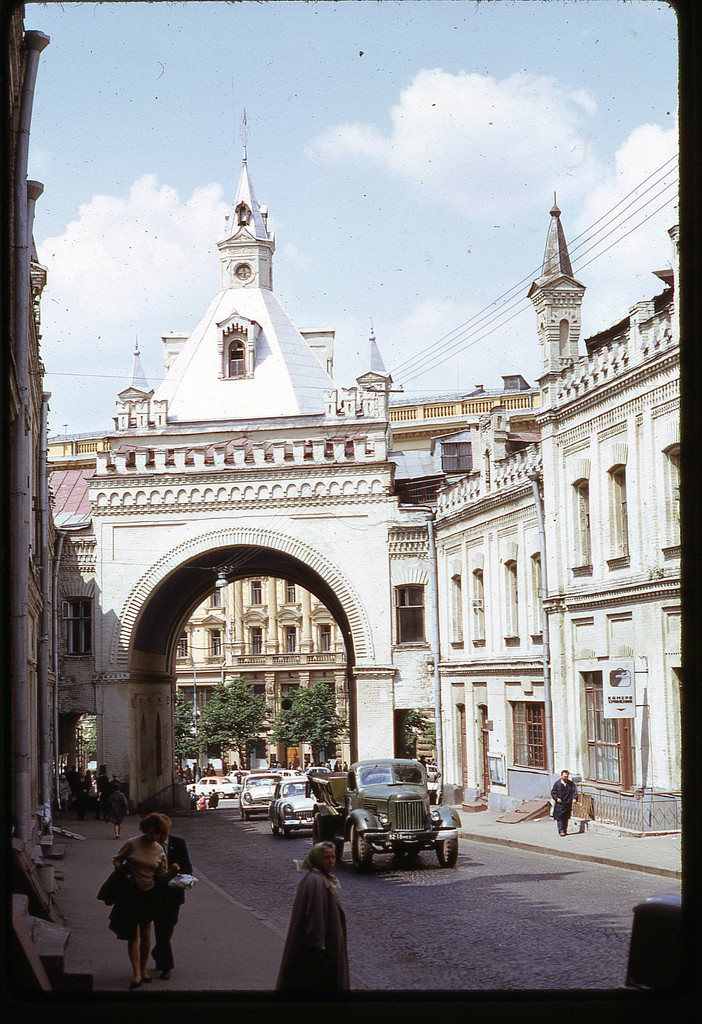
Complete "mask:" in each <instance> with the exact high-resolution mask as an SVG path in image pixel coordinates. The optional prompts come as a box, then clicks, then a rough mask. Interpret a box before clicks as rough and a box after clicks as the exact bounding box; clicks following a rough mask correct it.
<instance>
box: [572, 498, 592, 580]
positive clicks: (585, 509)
mask: <svg viewBox="0 0 702 1024" xmlns="http://www.w3.org/2000/svg"><path fill="white" fill-rule="evenodd" d="M573 494H574V499H575V550H576V558H577V562H578V565H591V564H592V548H591V543H590V485H589V483H588V482H587V480H578V482H577V483H575V484H573Z"/></svg>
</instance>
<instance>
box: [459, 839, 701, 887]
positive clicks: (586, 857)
mask: <svg viewBox="0 0 702 1024" xmlns="http://www.w3.org/2000/svg"><path fill="white" fill-rule="evenodd" d="M458 835H459V838H461V839H468V840H469V841H470V842H473V843H492V844H494V845H495V846H512V847H516V848H517V849H519V850H529V851H530V852H531V853H543V854H545V855H546V856H548V857H568V858H570V859H571V860H583V861H589V862H590V863H591V864H603V865H605V866H606V867H610V868H624V869H625V870H626V871H642V872H644V874H648V875H663V876H664V877H666V878H676V879H680V878H682V872H681V871H676V870H675V869H673V868H656V867H652V866H651V865H649V864H631V863H625V862H623V861H620V860H614V859H613V858H612V857H602V856H598V855H597V854H590V853H575V852H570V851H568V850H561V849H550V848H546V847H543V846H537V845H535V844H534V843H527V842H522V841H520V840H518V839H500V838H498V837H497V836H487V835H476V834H475V833H473V832H464V831H459V833H458Z"/></svg>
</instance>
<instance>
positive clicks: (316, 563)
mask: <svg viewBox="0 0 702 1024" xmlns="http://www.w3.org/2000/svg"><path fill="white" fill-rule="evenodd" d="M235 547H257V548H263V549H266V550H268V551H273V552H280V553H281V554H286V555H290V556H291V557H292V558H295V559H296V560H297V561H299V562H301V563H302V564H303V565H304V566H305V567H306V568H308V569H309V570H311V571H312V572H313V573H314V574H315V575H316V576H318V577H319V578H320V579H321V580H322V581H323V582H324V583H325V584H326V585H327V586H328V587H329V589H330V590H331V591H332V592H333V594H334V596H335V597H336V599H337V600H338V602H339V605H340V607H341V610H342V611H343V613H344V614H345V616H346V619H347V622H348V626H349V630H350V634H351V637H352V640H353V650H354V658H355V659H358V660H364V661H367V660H369V661H372V660H373V658H374V645H373V635H372V630H371V625H370V622H369V620H368V617H367V615H366V612H365V609H364V607H363V603H362V601H361V599H360V597H359V595H358V593H357V591H356V588H355V587H354V585H353V584H352V583H351V581H350V580H349V579H348V577H347V576H346V575H345V574H344V573H343V572H342V571H341V570H340V569H339V568H338V567H337V566H336V565H335V564H334V563H333V562H331V561H330V560H329V559H328V558H327V557H326V555H324V554H323V553H322V552H321V551H318V550H317V549H316V548H313V547H312V546H311V545H309V544H307V543H306V542H304V541H301V540H299V539H298V538H296V537H291V536H289V535H287V534H284V533H279V532H278V531H276V530H272V529H269V528H267V527H257V526H240V527H232V528H230V529H222V530H213V531H211V532H209V533H204V534H201V535H200V536H198V537H193V538H190V539H188V540H186V541H183V542H182V543H181V544H178V545H176V547H174V548H172V549H171V550H170V551H168V552H166V554H164V555H163V556H162V557H161V558H160V559H159V560H158V561H157V562H155V563H154V565H152V566H151V567H150V568H149V569H147V570H146V572H145V573H144V574H143V575H142V576H141V578H140V579H139V580H138V581H137V582H136V584H135V585H134V586H133V587H132V590H131V592H130V594H129V596H128V598H127V600H126V601H125V602H124V605H123V606H122V609H121V614H120V616H119V622H120V627H119V628H118V629H116V630H115V634H114V636H113V641H112V650H111V660H112V662H113V664H119V663H121V664H122V665H124V664H125V663H126V662H127V661H128V658H129V652H130V650H131V648H132V637H133V633H134V627H135V624H136V622H137V618H138V616H139V613H140V611H141V610H142V609H143V608H144V607H146V605H147V604H148V601H149V598H150V596H151V595H152V594H153V592H154V590H155V588H156V587H157V586H158V585H159V584H160V583H161V582H162V581H164V580H165V579H166V578H167V577H168V576H170V575H171V574H172V573H173V572H175V571H176V570H178V569H179V568H181V567H183V566H184V565H185V564H186V563H187V562H188V561H190V560H192V559H193V558H195V557H196V556H198V555H202V554H206V553H207V552H209V551H215V550H218V549H222V548H235Z"/></svg>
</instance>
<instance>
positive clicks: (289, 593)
mask: <svg viewBox="0 0 702 1024" xmlns="http://www.w3.org/2000/svg"><path fill="white" fill-rule="evenodd" d="M296 601H297V589H296V587H295V584H294V583H288V582H286V584H285V603H286V604H295V602H296Z"/></svg>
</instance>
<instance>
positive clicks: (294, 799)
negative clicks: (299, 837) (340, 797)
mask: <svg viewBox="0 0 702 1024" xmlns="http://www.w3.org/2000/svg"><path fill="white" fill-rule="evenodd" d="M268 817H269V818H270V820H271V832H272V833H273V835H274V836H278V835H280V833H281V832H282V833H283V835H284V836H285V837H286V839H287V837H288V836H289V835H290V833H291V832H300V831H302V830H303V829H309V830H310V831H311V830H312V825H313V824H314V797H312V796H309V795H308V793H307V778H306V776H304V775H298V776H293V778H283V779H281V780H280V782H279V783H278V785H277V786H276V787H275V792H274V794H273V800H272V801H271V803H270V806H269V808H268Z"/></svg>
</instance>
